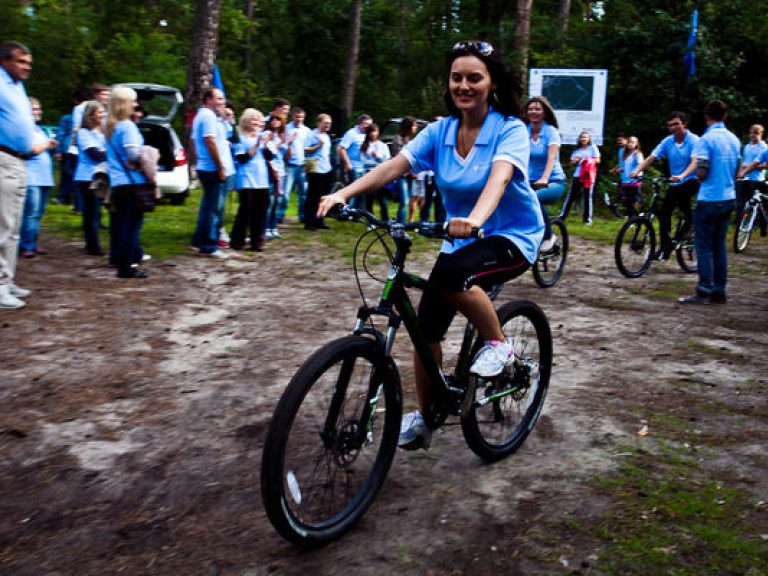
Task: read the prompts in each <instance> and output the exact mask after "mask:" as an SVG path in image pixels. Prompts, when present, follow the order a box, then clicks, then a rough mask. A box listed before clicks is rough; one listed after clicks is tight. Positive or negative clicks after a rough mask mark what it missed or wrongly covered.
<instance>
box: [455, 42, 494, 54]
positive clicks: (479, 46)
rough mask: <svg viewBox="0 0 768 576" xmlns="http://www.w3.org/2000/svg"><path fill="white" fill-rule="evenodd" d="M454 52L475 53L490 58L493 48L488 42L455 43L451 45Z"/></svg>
mask: <svg viewBox="0 0 768 576" xmlns="http://www.w3.org/2000/svg"><path fill="white" fill-rule="evenodd" d="M453 51H454V52H477V53H478V54H481V55H483V56H490V55H491V53H492V52H493V46H492V45H491V44H490V43H489V42H456V44H454V45H453Z"/></svg>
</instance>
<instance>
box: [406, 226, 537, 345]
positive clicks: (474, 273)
mask: <svg viewBox="0 0 768 576" xmlns="http://www.w3.org/2000/svg"><path fill="white" fill-rule="evenodd" d="M530 266H531V265H530V263H529V262H528V260H526V259H525V257H524V256H523V254H522V253H521V252H520V250H519V249H518V248H517V246H515V244H514V242H512V241H511V240H509V239H507V238H504V237H503V236H489V237H487V238H483V239H482V240H477V241H476V242H472V243H471V244H468V245H467V246H464V247H463V248H460V249H459V250H457V251H456V252H452V253H450V254H445V253H441V254H440V255H439V256H438V257H437V261H436V262H435V266H434V268H432V273H431V274H430V275H429V283H430V286H429V288H427V289H426V290H424V293H423V294H422V296H421V302H420V303H419V312H418V317H419V323H420V324H421V327H422V330H423V331H424V335H425V336H426V338H427V340H428V341H429V342H440V341H441V340H442V339H443V337H444V336H445V333H446V332H447V331H448V327H449V326H450V325H451V321H452V320H453V317H454V316H455V315H456V309H455V308H454V307H453V304H451V303H450V302H449V301H448V300H447V299H446V298H445V297H444V296H443V294H442V292H464V291H466V290H468V289H469V288H470V287H472V286H475V285H477V286H480V287H481V288H483V289H484V290H490V289H491V288H493V286H495V285H496V284H501V283H503V282H507V281H508V280H511V279H512V278H517V277H518V276H520V275H521V274H523V273H524V272H525V271H526V270H528V268H530Z"/></svg>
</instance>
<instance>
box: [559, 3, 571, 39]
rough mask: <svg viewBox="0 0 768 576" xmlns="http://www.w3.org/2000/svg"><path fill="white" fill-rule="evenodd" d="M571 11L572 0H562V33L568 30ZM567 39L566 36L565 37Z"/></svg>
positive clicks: (562, 34) (563, 34)
mask: <svg viewBox="0 0 768 576" xmlns="http://www.w3.org/2000/svg"><path fill="white" fill-rule="evenodd" d="M570 12H571V0H560V35H561V36H563V37H564V36H565V33H566V32H567V31H568V15H569V14H570ZM563 40H565V38H563Z"/></svg>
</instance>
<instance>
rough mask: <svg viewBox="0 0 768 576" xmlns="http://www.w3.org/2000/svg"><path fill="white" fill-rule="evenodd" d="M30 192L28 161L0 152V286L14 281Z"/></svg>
mask: <svg viewBox="0 0 768 576" xmlns="http://www.w3.org/2000/svg"><path fill="white" fill-rule="evenodd" d="M26 195H27V170H26V165H25V164H24V160H21V159H20V158H14V157H13V156H11V155H10V154H6V153H5V152H0V286H6V285H10V284H13V277H14V275H15V272H16V260H17V259H18V256H19V229H20V228H21V215H22V212H23V210H24V199H25V197H26Z"/></svg>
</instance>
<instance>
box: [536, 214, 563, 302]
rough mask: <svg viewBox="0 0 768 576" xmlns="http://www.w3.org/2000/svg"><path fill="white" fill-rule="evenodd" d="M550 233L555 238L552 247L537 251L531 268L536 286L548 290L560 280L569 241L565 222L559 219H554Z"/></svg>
mask: <svg viewBox="0 0 768 576" xmlns="http://www.w3.org/2000/svg"><path fill="white" fill-rule="evenodd" d="M552 232H553V233H554V234H555V235H556V236H557V239H556V240H555V244H554V246H552V248H551V249H550V250H546V251H539V254H538V256H537V257H536V262H534V263H533V266H532V268H531V270H532V271H533V278H534V280H536V284H538V285H539V286H541V287H542V288H550V287H552V286H554V285H555V284H556V283H557V281H558V280H560V276H562V275H563V271H564V270H565V262H566V260H567V258H568V247H569V240H568V228H566V227H565V222H564V221H563V220H562V219H560V218H554V219H553V220H552Z"/></svg>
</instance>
